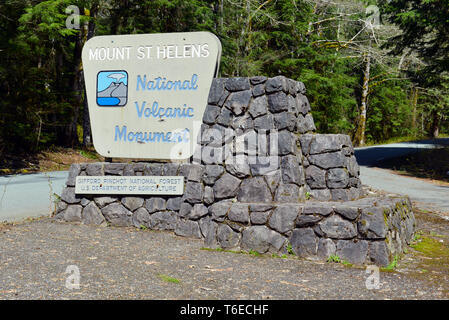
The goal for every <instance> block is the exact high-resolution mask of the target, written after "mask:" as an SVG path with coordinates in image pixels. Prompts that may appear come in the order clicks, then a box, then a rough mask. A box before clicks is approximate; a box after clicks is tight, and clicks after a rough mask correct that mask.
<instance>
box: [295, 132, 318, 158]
mask: <svg viewBox="0 0 449 320" xmlns="http://www.w3.org/2000/svg"><path fill="white" fill-rule="evenodd" d="M314 137H315V135H314V134H301V135H300V136H299V142H300V144H301V150H302V153H303V154H304V155H305V156H308V155H309V153H310V145H311V143H312V139H313V138H314Z"/></svg>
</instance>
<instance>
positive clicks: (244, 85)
mask: <svg viewBox="0 0 449 320" xmlns="http://www.w3.org/2000/svg"><path fill="white" fill-rule="evenodd" d="M225 88H226V90H228V91H243V90H248V89H249V88H250V85H249V79H248V78H229V79H228V80H227V81H226V84H225Z"/></svg>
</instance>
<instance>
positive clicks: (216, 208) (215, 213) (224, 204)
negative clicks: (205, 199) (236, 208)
mask: <svg viewBox="0 0 449 320" xmlns="http://www.w3.org/2000/svg"><path fill="white" fill-rule="evenodd" d="M231 205H232V202H231V201H230V200H223V201H219V202H215V203H214V204H213V205H211V206H210V207H209V213H210V215H211V217H212V219H213V220H214V221H218V222H221V221H224V219H225V216H226V214H227V213H228V212H229V210H230V209H231Z"/></svg>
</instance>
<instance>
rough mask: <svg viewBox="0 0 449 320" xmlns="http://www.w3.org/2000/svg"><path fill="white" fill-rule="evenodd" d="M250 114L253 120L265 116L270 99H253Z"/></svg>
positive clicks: (262, 97) (264, 97)
mask: <svg viewBox="0 0 449 320" xmlns="http://www.w3.org/2000/svg"><path fill="white" fill-rule="evenodd" d="M248 112H249V114H250V115H251V116H252V117H253V118H257V117H259V116H263V115H264V114H267V112H268V99H267V96H265V95H263V96H261V97H258V98H255V99H253V101H251V104H250V106H249V110H248Z"/></svg>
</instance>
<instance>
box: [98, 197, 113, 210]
mask: <svg viewBox="0 0 449 320" xmlns="http://www.w3.org/2000/svg"><path fill="white" fill-rule="evenodd" d="M94 201H95V203H96V204H97V205H98V206H99V207H100V208H103V207H104V206H106V205H108V204H110V203H112V202H114V201H117V198H115V197H95V198H94Z"/></svg>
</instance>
